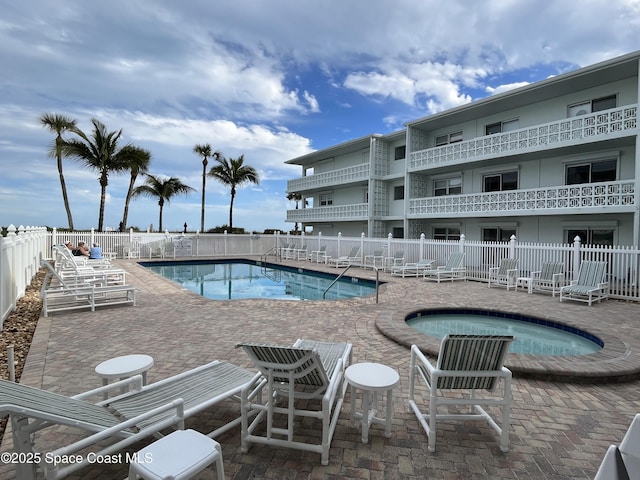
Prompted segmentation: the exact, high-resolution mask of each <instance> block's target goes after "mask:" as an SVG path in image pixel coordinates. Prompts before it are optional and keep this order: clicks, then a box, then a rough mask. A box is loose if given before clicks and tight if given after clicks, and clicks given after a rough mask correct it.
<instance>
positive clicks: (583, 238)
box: [567, 227, 613, 246]
mask: <svg viewBox="0 0 640 480" xmlns="http://www.w3.org/2000/svg"><path fill="white" fill-rule="evenodd" d="M576 237H580V242H582V244H583V245H610V246H612V245H613V230H611V229H605V228H594V229H591V228H588V227H587V228H583V229H575V230H567V242H568V243H573V239H574V238H576Z"/></svg>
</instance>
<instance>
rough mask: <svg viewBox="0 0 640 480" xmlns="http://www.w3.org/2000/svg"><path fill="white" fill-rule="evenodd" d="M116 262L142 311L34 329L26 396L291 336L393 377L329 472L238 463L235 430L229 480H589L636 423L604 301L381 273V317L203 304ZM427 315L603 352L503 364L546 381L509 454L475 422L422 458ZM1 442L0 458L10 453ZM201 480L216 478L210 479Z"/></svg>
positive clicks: (536, 388)
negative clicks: (461, 318) (576, 341)
mask: <svg viewBox="0 0 640 480" xmlns="http://www.w3.org/2000/svg"><path fill="white" fill-rule="evenodd" d="M116 263H117V264H118V265H119V266H121V267H123V268H125V269H126V270H127V272H128V276H127V279H128V283H130V284H132V285H134V286H135V287H136V288H137V289H138V290H139V294H138V305H137V306H136V307H122V308H109V309H102V310H98V311H96V312H74V313H69V314H57V315H52V316H50V317H47V318H45V317H42V318H41V319H40V322H39V324H38V328H37V330H36V335H35V337H34V340H33V343H32V347H31V351H30V352H29V356H28V358H27V363H26V365H25V369H24V372H23V374H22V379H21V382H22V383H25V384H27V385H32V386H36V387H41V388H44V389H47V390H51V391H56V392H59V393H62V394H66V395H73V394H77V393H79V392H82V391H85V390H87V389H89V388H93V387H97V386H99V385H100V384H101V381H100V378H99V377H97V376H96V375H95V373H94V368H95V366H96V365H97V364H98V363H100V362H102V361H103V360H106V359H108V358H111V357H115V356H119V355H125V354H132V353H140V354H148V355H151V356H153V358H154V361H155V365H154V367H153V368H152V369H151V370H150V371H149V372H148V379H149V381H150V382H153V381H157V380H160V379H162V378H164V377H167V376H169V375H173V374H176V373H179V372H181V371H184V370H186V369H189V368H193V367H196V366H198V365H201V364H203V363H206V362H208V361H211V360H214V359H221V360H229V361H232V362H234V363H237V364H239V365H242V366H245V367H248V368H251V363H250V362H249V360H248V358H247V357H246V356H245V354H244V352H242V351H241V350H239V349H236V348H234V346H235V344H236V343H238V342H241V341H264V342H274V343H283V344H290V343H292V342H293V341H295V340H296V339H297V338H301V337H302V338H310V339H318V340H328V341H350V342H352V343H353V345H354V362H364V361H367V362H380V363H384V364H387V365H390V366H392V367H394V368H395V369H397V370H398V372H399V373H400V378H401V382H400V385H399V386H398V387H397V388H396V390H395V392H394V399H395V404H394V420H393V432H392V437H391V438H388V439H387V438H385V437H384V431H383V428H381V427H380V428H378V426H374V427H372V429H371V431H370V441H369V444H362V443H361V442H360V428H359V426H352V425H350V423H349V414H348V412H349V406H350V401H351V399H350V397H349V395H347V398H346V402H345V406H344V407H343V412H342V414H341V417H340V420H339V422H338V427H337V429H336V434H335V436H334V439H333V442H332V447H331V451H330V463H329V465H328V466H326V467H323V466H321V465H320V458H319V455H318V454H312V453H307V452H300V451H297V450H290V449H281V448H273V447H267V446H261V445H254V446H252V448H251V450H250V451H249V452H248V453H242V452H241V451H240V438H239V437H240V435H239V429H233V430H231V431H230V432H228V433H225V434H223V435H222V436H220V437H218V439H217V440H218V441H219V442H220V443H221V445H222V449H223V456H224V464H225V471H226V474H227V478H233V479H248V478H256V479H259V478H265V479H266V478H277V479H287V478H291V479H301V478H311V479H334V478H335V479H337V478H346V479H363V478H365V479H383V478H385V479H395V478H398V479H400V478H408V479H423V478H441V479H453V478H464V479H474V478H492V479H494V478H495V479H513V478H518V479H538V478H540V479H543V478H544V479H566V478H576V479H587V478H593V476H594V475H595V472H596V470H597V468H598V466H599V464H600V462H601V460H602V457H603V456H604V453H605V452H606V449H607V447H608V446H609V445H610V444H611V443H619V442H620V441H621V439H622V436H623V435H624V432H625V431H626V429H627V428H628V426H629V424H630V423H631V420H632V419H633V416H634V415H635V414H636V413H638V412H640V397H639V396H638V391H639V388H640V380H637V379H635V380H630V381H627V382H621V383H620V382H617V383H603V382H602V380H609V379H610V378H611V377H616V376H617V377H622V378H629V377H634V376H637V374H638V372H639V371H640V356H639V353H638V350H639V349H640V328H638V327H639V325H638V322H639V321H640V315H639V313H640V305H638V304H634V303H629V302H622V301H616V300H606V301H604V302H602V303H601V304H595V305H594V306H592V307H589V306H587V305H586V304H582V303H577V302H563V303H560V302H559V300H558V298H557V297H556V298H552V297H551V296H550V295H540V294H534V295H528V294H527V293H524V292H522V291H518V292H513V291H511V292H506V291H505V290H504V289H500V288H491V289H489V288H487V284H485V283H477V282H460V281H457V282H454V283H441V284H436V283H433V282H424V281H423V280H420V279H416V278H404V279H403V278H396V277H390V276H388V275H386V274H381V279H382V280H384V281H387V282H388V283H386V284H385V285H384V286H383V287H382V288H381V291H380V296H379V303H378V304H376V303H375V299H374V298H373V297H368V298H357V299H349V300H340V301H329V302H319V301H309V302H290V301H278V300H235V301H212V300H207V299H205V298H202V297H200V296H198V295H196V294H194V293H191V292H189V291H187V290H185V289H183V288H181V287H180V286H178V285H176V284H174V283H172V282H170V281H169V280H166V279H163V278H161V277H159V276H158V275H155V274H153V273H152V272H150V271H148V270H147V269H145V268H144V267H142V266H140V265H138V264H137V263H136V262H135V260H126V261H123V260H118V261H117V262H116ZM283 263H287V264H290V265H299V266H303V267H307V268H312V269H315V268H318V269H321V270H325V271H331V272H334V273H336V274H337V273H339V272H340V271H341V270H339V269H338V270H336V269H335V268H333V267H330V268H329V267H325V266H323V265H316V264H308V263H305V262H300V263H298V262H289V261H287V262H283ZM349 273H350V274H351V275H354V276H362V277H366V278H371V277H372V275H373V274H372V272H371V270H368V271H367V270H363V269H360V268H351V269H350V270H349ZM430 307H438V308H443V307H452V308H487V309H496V310H504V311H514V312H519V313H523V314H529V315H535V316H538V317H543V318H553V319H557V320H560V321H562V322H565V323H568V324H571V325H575V326H577V327H581V328H583V329H586V330H588V331H590V332H592V333H594V334H596V335H598V336H600V337H601V338H603V339H604V340H605V349H604V350H603V351H602V352H600V354H595V355H599V356H598V357H597V358H596V357H592V356H591V355H590V356H588V357H591V358H589V359H587V358H585V359H582V360H580V361H577V360H576V359H572V360H571V361H569V362H562V361H560V363H558V361H557V360H555V359H553V360H550V359H547V360H538V359H533V358H509V359H508V362H507V363H508V364H509V365H510V366H511V367H512V368H513V369H514V370H517V369H518V368H521V369H522V370H523V371H526V370H527V369H530V368H533V367H535V368H536V369H540V368H542V375H540V377H542V379H541V378H521V377H516V378H515V379H514V381H513V386H512V394H513V408H512V414H511V428H510V440H511V445H510V451H509V452H508V453H506V454H505V453H502V452H500V450H499V447H498V442H497V441H496V439H495V436H494V434H493V431H492V430H491V429H490V428H489V427H488V425H486V424H484V423H481V422H466V423H449V422H442V423H441V424H440V427H439V430H438V444H437V448H438V450H437V452H436V453H429V452H428V450H427V438H426V435H425V433H424V431H423V430H422V429H421V427H420V426H419V424H418V422H417V420H416V418H415V416H414V415H413V414H412V413H410V412H409V410H408V407H407V401H406V400H407V389H408V382H409V380H408V370H409V360H410V354H409V350H408V349H407V347H406V346H405V345H406V344H407V343H418V344H421V342H425V341H426V342H428V340H427V337H424V336H422V335H420V334H417V333H416V332H415V331H413V330H411V329H408V327H406V328H407V329H408V330H405V329H404V325H403V323H404V322H403V318H404V316H406V312H410V311H412V310H417V309H423V308H430ZM380 328H382V329H383V330H385V333H386V335H385V334H383V333H381V331H380ZM427 346H428V345H425V347H427ZM513 357H524V356H513ZM534 362H539V364H538V365H534ZM545 371H546V372H552V373H554V375H561V376H564V377H566V379H567V380H584V376H585V375H586V376H590V375H592V374H593V372H597V375H596V376H595V379H591V380H590V382H592V383H586V384H582V383H575V382H574V381H571V382H568V381H563V382H559V381H548V380H545V379H544V376H545V374H544V372H545ZM516 375H517V373H516ZM597 377H599V378H597ZM618 379H620V378H618ZM238 414H239V408H238V405H237V403H233V402H229V404H228V405H226V404H225V405H224V407H222V408H218V409H216V410H214V411H212V412H209V413H206V414H202V415H200V416H198V417H197V418H194V419H192V420H191V421H190V422H189V425H188V426H192V427H193V428H196V429H197V428H198V426H199V425H203V424H213V425H217V424H221V423H224V421H225V420H229V419H231V418H233V417H234V416H237V415H238ZM208 430H211V428H209V429H208ZM208 430H207V431H208ZM8 433H9V430H8V431H7V435H5V438H4V440H3V444H2V451H6V450H7V449H8V448H10V447H11V439H10V435H9V434H8ZM69 435H70V432H68V431H66V430H63V429H55V430H52V431H51V432H46V433H43V434H42V436H41V437H40V438H39V439H38V441H39V444H40V446H39V450H40V451H45V452H46V451H51V450H52V449H54V448H56V447H58V446H60V440H61V437H63V436H64V437H65V438H66V437H69ZM126 472H127V466H126V465H105V464H96V465H92V466H90V467H88V468H86V469H85V470H83V471H81V472H80V474H79V475H75V476H73V477H71V478H83V479H95V478H124V477H125V476H126ZM0 478H3V479H4V478H6V479H10V478H15V470H14V468H13V466H12V465H2V466H1V467H0ZM197 478H200V479H205V478H215V477H214V476H213V473H212V471H206V472H203V473H202V474H201V475H200V476H198V477H197Z"/></svg>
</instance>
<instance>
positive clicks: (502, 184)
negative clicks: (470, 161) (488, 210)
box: [483, 171, 518, 192]
mask: <svg viewBox="0 0 640 480" xmlns="http://www.w3.org/2000/svg"><path fill="white" fill-rule="evenodd" d="M483 186H484V190H483V191H484V192H502V191H505V190H517V189H518V172H517V171H515V172H504V173H498V174H495V175H485V176H484V178H483Z"/></svg>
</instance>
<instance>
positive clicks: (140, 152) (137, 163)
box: [121, 147, 151, 228]
mask: <svg viewBox="0 0 640 480" xmlns="http://www.w3.org/2000/svg"><path fill="white" fill-rule="evenodd" d="M134 148H135V150H136V152H135V153H136V155H133V156H132V157H131V158H130V159H129V165H128V168H129V170H130V171H131V179H130V180H129V189H128V190H127V197H126V198H125V201H124V213H123V214H122V224H121V225H122V227H123V228H126V227H127V217H128V216H129V202H131V197H132V195H133V190H134V186H135V183H136V179H137V178H138V175H140V174H141V173H142V174H145V173H147V170H148V169H149V164H150V163H151V152H149V151H148V150H145V149H143V148H137V147H134Z"/></svg>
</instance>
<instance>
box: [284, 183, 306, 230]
mask: <svg viewBox="0 0 640 480" xmlns="http://www.w3.org/2000/svg"><path fill="white" fill-rule="evenodd" d="M287 200H289V201H291V200H293V201H294V202H296V210H298V204H299V203H300V202H301V201H302V194H300V193H297V192H289V193H288V194H287ZM305 203H306V202H305ZM293 231H294V232H297V231H298V222H296V224H295V227H294V228H293Z"/></svg>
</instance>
